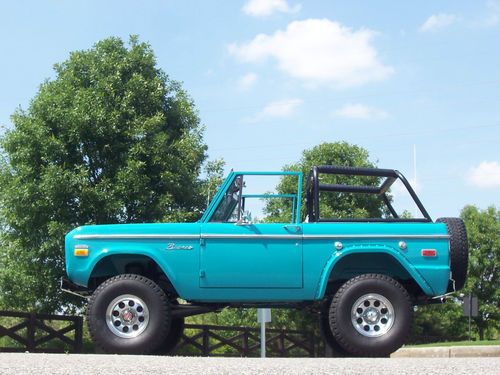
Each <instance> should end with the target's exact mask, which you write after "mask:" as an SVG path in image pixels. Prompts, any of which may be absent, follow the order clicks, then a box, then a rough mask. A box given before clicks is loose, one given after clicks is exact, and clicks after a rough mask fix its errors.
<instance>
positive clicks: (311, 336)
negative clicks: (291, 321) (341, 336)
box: [309, 332, 316, 357]
mask: <svg viewBox="0 0 500 375" xmlns="http://www.w3.org/2000/svg"><path fill="white" fill-rule="evenodd" d="M315 344H316V337H315V336H314V332H309V356H310V357H316V353H315Z"/></svg>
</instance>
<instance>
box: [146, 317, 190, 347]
mask: <svg viewBox="0 0 500 375" xmlns="http://www.w3.org/2000/svg"><path fill="white" fill-rule="evenodd" d="M183 333H184V318H174V319H172V323H171V324H170V331H169V332H168V335H167V337H166V338H165V341H164V342H163V343H161V344H160V346H159V347H158V349H156V350H155V352H154V353H153V354H156V355H167V354H171V353H172V352H173V351H174V349H175V348H176V347H177V344H178V343H179V341H181V339H182V334H183Z"/></svg>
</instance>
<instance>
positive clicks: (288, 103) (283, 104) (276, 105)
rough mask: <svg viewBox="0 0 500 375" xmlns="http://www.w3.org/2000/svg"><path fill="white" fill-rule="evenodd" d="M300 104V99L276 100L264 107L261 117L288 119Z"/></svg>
mask: <svg viewBox="0 0 500 375" xmlns="http://www.w3.org/2000/svg"><path fill="white" fill-rule="evenodd" d="M301 104H302V100H301V99H285V100H278V101H276V102H272V103H269V104H268V105H266V106H265V107H264V109H263V110H262V112H261V115H262V116H264V117H290V116H291V115H293V114H294V113H295V112H296V110H297V108H298V107H299V106H300V105H301Z"/></svg>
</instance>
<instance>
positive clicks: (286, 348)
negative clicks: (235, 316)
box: [175, 324, 317, 357]
mask: <svg viewBox="0 0 500 375" xmlns="http://www.w3.org/2000/svg"><path fill="white" fill-rule="evenodd" d="M316 341H317V338H316V337H315V336H314V333H312V332H303V331H292V330H285V329H266V356H268V357H292V356H293V357H315V356H317V352H316V349H317V345H316ZM259 353H260V329H259V328H249V327H227V326H214V325H196V324H186V325H185V331H184V334H183V336H182V339H181V341H180V342H179V344H178V345H177V347H176V349H175V354H180V355H199V356H214V357H257V356H259Z"/></svg>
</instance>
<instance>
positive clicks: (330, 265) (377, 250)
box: [315, 245, 435, 300]
mask: <svg viewBox="0 0 500 375" xmlns="http://www.w3.org/2000/svg"><path fill="white" fill-rule="evenodd" d="M354 254H387V255H389V256H391V257H392V258H393V259H394V260H395V261H397V262H398V263H399V264H400V265H401V267H402V268H403V269H404V270H406V272H408V274H409V275H410V276H411V277H412V278H413V280H414V281H415V282H416V283H417V284H418V286H419V287H420V288H421V289H422V291H423V292H424V293H425V294H426V295H434V294H435V292H434V290H433V289H432V288H431V286H430V285H429V284H428V283H427V282H426V281H425V279H424V278H423V277H422V275H421V274H420V273H419V272H418V271H417V270H416V269H415V267H413V266H412V265H411V263H409V262H408V260H407V259H406V258H405V257H404V256H403V255H402V254H401V253H399V252H397V251H395V250H394V249H393V248H392V247H389V246H385V245H377V246H375V245H370V246H369V247H364V246H359V245H358V246H351V247H345V248H344V249H343V250H342V252H335V253H333V254H332V256H331V257H330V258H329V259H328V261H327V263H326V264H325V267H324V268H323V272H322V273H321V277H320V280H319V284H318V287H317V289H316V296H315V298H316V299H318V300H321V299H323V297H324V296H325V291H326V288H327V285H328V282H329V279H330V275H331V274H332V272H333V271H334V269H335V266H336V265H337V264H338V263H339V262H340V261H341V260H342V259H345V258H346V257H348V256H351V255H354Z"/></svg>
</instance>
